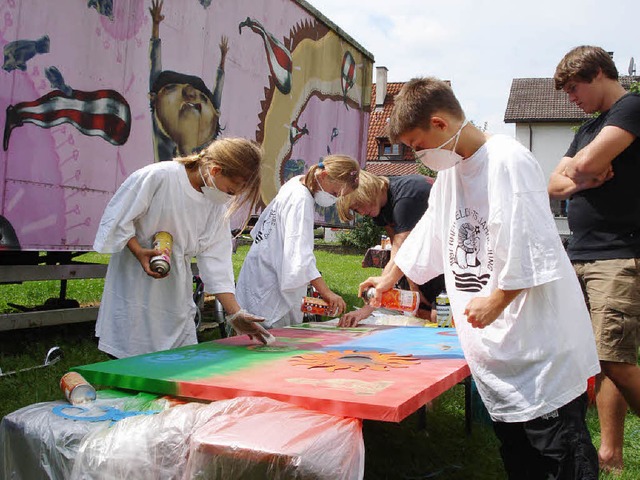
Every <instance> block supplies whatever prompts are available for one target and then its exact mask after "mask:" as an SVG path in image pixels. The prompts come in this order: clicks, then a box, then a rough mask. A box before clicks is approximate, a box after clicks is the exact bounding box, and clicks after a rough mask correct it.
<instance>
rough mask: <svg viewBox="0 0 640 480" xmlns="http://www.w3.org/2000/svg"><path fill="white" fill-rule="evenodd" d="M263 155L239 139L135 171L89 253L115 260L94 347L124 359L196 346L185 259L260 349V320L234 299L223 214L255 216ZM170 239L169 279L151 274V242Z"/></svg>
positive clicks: (262, 333) (228, 231)
mask: <svg viewBox="0 0 640 480" xmlns="http://www.w3.org/2000/svg"><path fill="white" fill-rule="evenodd" d="M261 161H262V150H261V148H260V146H259V145H257V144H256V143H254V142H252V141H250V140H246V139H244V138H223V139H219V140H215V141H214V142H213V143H211V144H210V145H209V146H208V147H206V148H205V149H204V150H202V151H201V152H200V153H197V154H194V155H189V156H187V157H182V158H176V159H174V161H172V162H159V163H153V164H151V165H147V166H146V167H143V168H141V169H140V170H137V171H135V172H133V173H132V174H131V175H130V176H129V177H128V178H127V179H126V180H125V181H124V183H123V184H122V185H121V186H120V188H119V189H118V190H117V191H116V193H115V195H114V196H113V198H112V199H111V201H110V202H109V204H108V205H107V208H106V210H105V212H104V214H103V216H102V220H101V222H100V226H99V228H98V233H97V235H96V240H95V242H94V245H93V248H94V249H95V250H96V251H97V252H100V253H110V254H111V259H110V261H109V267H108V270H107V276H106V279H105V286H104V291H103V295H102V302H101V303H100V310H99V313H98V320H97V323H96V336H97V337H99V343H98V348H99V349H100V350H102V351H104V352H106V353H107V354H109V355H111V356H112V357H116V358H122V357H129V356H132V355H139V354H143V353H150V352H155V351H159V350H167V349H171V348H176V347H180V346H183V345H192V344H196V343H197V337H196V328H195V323H194V317H195V314H196V306H195V304H194V302H193V280H192V278H193V275H192V272H191V261H192V259H193V258H194V257H195V258H196V259H197V262H198V270H199V273H200V276H201V277H202V280H203V282H204V285H205V288H206V289H207V292H210V293H213V294H215V295H216V297H217V298H218V299H219V300H220V302H221V303H222V306H223V307H224V309H225V311H226V312H227V313H228V314H229V315H230V316H231V317H232V319H233V322H232V325H233V326H234V328H236V330H237V331H239V332H240V333H248V334H250V335H252V336H253V337H255V338H257V339H258V340H260V341H262V342H263V343H266V342H267V339H268V337H269V336H270V335H269V333H268V332H267V331H266V330H264V328H262V327H261V326H260V324H259V323H258V322H260V321H262V319H261V318H259V317H256V316H254V315H250V314H247V313H246V312H244V311H242V310H241V308H240V306H239V305H238V303H237V301H236V298H235V286H234V280H233V266H232V263H231V253H232V249H231V229H230V225H229V216H230V215H231V213H233V212H234V211H237V210H238V209H239V208H241V207H244V206H248V207H249V211H251V210H252V209H253V206H254V205H255V203H256V201H257V199H258V196H259V190H260V174H259V172H260V162H261ZM159 231H164V232H169V233H170V234H171V235H172V237H173V245H172V249H171V255H170V261H171V268H170V270H169V272H168V273H166V274H160V273H157V272H155V271H153V270H152V269H151V267H150V260H151V258H152V257H153V256H155V255H159V254H161V253H162V252H160V251H159V250H155V249H154V248H153V246H152V242H153V237H154V235H155V234H156V233H157V232H159Z"/></svg>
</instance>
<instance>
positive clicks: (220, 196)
mask: <svg viewBox="0 0 640 480" xmlns="http://www.w3.org/2000/svg"><path fill="white" fill-rule="evenodd" d="M198 172H199V173H200V178H201V179H202V181H203V182H204V185H203V186H202V187H201V188H202V194H203V195H204V196H205V198H206V199H207V200H209V201H210V202H211V203H213V204H215V205H224V204H225V203H227V202H228V201H229V200H231V198H232V197H233V195H229V194H228V193H227V192H223V191H222V190H220V189H219V188H218V186H217V185H216V181H215V180H216V179H215V178H213V177H212V176H211V173H209V172H207V175H208V176H209V179H210V180H211V185H213V187H210V186H209V185H207V181H206V180H205V179H204V177H203V176H202V170H201V169H198Z"/></svg>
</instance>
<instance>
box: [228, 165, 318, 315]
mask: <svg viewBox="0 0 640 480" xmlns="http://www.w3.org/2000/svg"><path fill="white" fill-rule="evenodd" d="M301 178H302V177H300V176H298V177H294V178H292V179H291V180H289V181H288V182H287V183H285V184H284V185H283V186H282V187H281V188H280V191H279V192H278V194H277V195H276V197H275V198H274V199H273V200H272V201H271V203H270V204H269V205H267V208H265V209H264V211H263V212H262V214H261V215H260V218H259V219H258V222H257V223H256V225H255V226H254V227H253V229H252V230H251V236H252V237H253V239H254V240H253V244H252V245H251V248H250V249H249V253H248V254H247V257H246V258H245V260H244V263H243V265H242V269H241V270H240V275H239V276H238V285H237V287H236V298H237V300H238V303H239V304H240V306H241V307H242V308H244V309H245V310H247V311H248V312H250V313H253V314H255V315H260V316H262V317H265V319H266V320H265V322H264V323H263V325H264V326H265V327H270V326H271V325H273V324H274V323H275V322H278V326H279V327H280V326H286V325H291V324H296V323H301V322H302V312H301V311H300V304H301V302H302V298H303V297H304V296H305V295H306V290H307V284H308V283H309V282H310V281H311V280H313V279H315V278H318V277H320V272H319V271H318V269H317V268H316V258H315V256H314V255H313V220H314V211H315V210H314V201H313V196H312V195H311V192H309V190H308V189H307V187H305V186H304V185H303V184H302V183H301V181H300V180H301ZM283 317H286V318H283Z"/></svg>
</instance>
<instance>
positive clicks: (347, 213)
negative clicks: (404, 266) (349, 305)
mask: <svg viewBox="0 0 640 480" xmlns="http://www.w3.org/2000/svg"><path fill="white" fill-rule="evenodd" d="M430 180H431V179H429V178H428V177H425V176H424V175H403V176H392V177H383V176H379V175H374V174H372V173H369V172H367V171H365V170H361V171H360V182H359V186H358V188H357V189H356V190H354V191H353V192H352V193H350V194H349V195H345V196H344V197H341V198H339V199H338V203H337V207H338V214H339V215H340V218H341V219H342V220H343V221H349V220H351V219H353V214H352V212H356V213H359V214H360V215H367V216H369V217H371V218H372V220H373V222H374V223H375V224H376V225H379V226H381V227H384V229H385V230H386V232H387V235H388V236H389V239H390V240H391V258H390V260H389V263H388V264H387V266H386V267H385V270H387V269H390V268H391V267H392V266H393V265H394V263H393V258H394V257H395V254H396V252H397V251H398V249H399V248H400V245H402V243H403V242H404V240H405V239H406V238H407V236H408V235H409V233H410V232H411V230H413V227H415V226H416V224H417V223H418V220H420V219H421V218H422V215H423V214H424V212H425V211H426V210H427V207H428V205H429V193H430V192H431V181H430ZM403 281H405V282H406V284H407V285H406V286H408V287H409V288H411V289H412V290H418V291H420V293H421V304H420V310H419V315H420V316H421V317H425V318H428V319H430V320H432V321H435V304H434V303H435V298H436V297H437V296H438V294H439V293H440V292H441V291H442V290H444V288H445V287H444V275H439V276H437V277H436V278H434V279H433V280H430V281H429V282H427V283H426V284H424V285H415V284H413V283H412V282H409V281H408V280H406V279H403ZM432 306H433V308H432ZM373 310H374V307H371V306H369V305H365V306H364V307H362V308H360V309H358V310H356V311H353V312H348V313H346V314H344V315H343V316H342V317H341V318H340V323H339V325H340V326H344V327H348V326H355V325H357V324H358V322H360V321H361V320H364V319H365V318H367V317H368V316H369V315H371V312H372V311H373Z"/></svg>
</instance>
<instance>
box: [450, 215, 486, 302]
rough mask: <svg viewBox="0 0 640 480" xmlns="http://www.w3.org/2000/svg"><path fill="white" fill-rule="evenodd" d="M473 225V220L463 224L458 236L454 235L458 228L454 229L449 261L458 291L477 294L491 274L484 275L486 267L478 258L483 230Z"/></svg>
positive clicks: (451, 237)
mask: <svg viewBox="0 0 640 480" xmlns="http://www.w3.org/2000/svg"><path fill="white" fill-rule="evenodd" d="M473 223H475V222H473V220H470V221H466V222H464V223H462V225H460V226H459V227H458V228H457V235H456V234H455V233H454V232H455V228H456V227H455V226H454V227H453V228H452V230H453V232H452V233H454V235H451V236H450V238H449V260H450V264H451V267H452V272H453V277H454V279H455V286H456V290H459V291H462V292H473V293H475V292H479V291H480V290H482V288H483V287H484V286H485V285H486V284H487V282H488V281H489V277H490V274H489V273H483V271H486V265H484V266H483V264H482V262H481V261H480V259H479V258H478V253H479V252H480V243H481V238H480V236H481V234H482V232H483V229H481V227H480V225H475V224H473ZM456 238H457V241H456Z"/></svg>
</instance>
